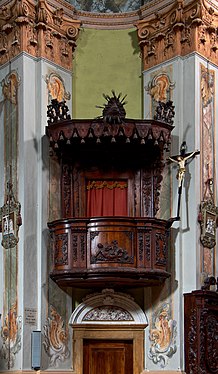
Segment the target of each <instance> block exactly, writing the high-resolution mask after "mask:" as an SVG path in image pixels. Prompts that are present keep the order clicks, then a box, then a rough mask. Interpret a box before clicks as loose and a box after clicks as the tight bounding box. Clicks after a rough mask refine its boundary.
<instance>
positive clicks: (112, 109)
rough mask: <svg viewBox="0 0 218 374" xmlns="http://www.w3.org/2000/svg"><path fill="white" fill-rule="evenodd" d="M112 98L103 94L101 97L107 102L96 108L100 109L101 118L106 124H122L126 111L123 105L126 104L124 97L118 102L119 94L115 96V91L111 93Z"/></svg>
mask: <svg viewBox="0 0 218 374" xmlns="http://www.w3.org/2000/svg"><path fill="white" fill-rule="evenodd" d="M111 92H112V94H113V96H112V97H110V96H109V95H106V94H103V97H104V98H105V99H106V100H107V103H106V104H104V106H96V108H102V109H103V112H102V118H103V120H104V121H105V122H107V123H122V122H123V120H124V118H125V117H126V111H125V109H124V105H125V104H126V103H127V102H126V101H124V100H125V98H126V95H125V96H124V97H123V98H122V99H121V100H120V97H121V95H122V94H121V93H119V95H118V96H116V94H115V91H113V90H112V91H111Z"/></svg>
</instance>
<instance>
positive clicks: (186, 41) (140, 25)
mask: <svg viewBox="0 0 218 374" xmlns="http://www.w3.org/2000/svg"><path fill="white" fill-rule="evenodd" d="M217 25H218V10H217V7H216V6H215V4H213V2H211V1H208V0H198V1H195V0H194V1H191V2H184V1H183V0H177V1H175V2H172V5H169V6H164V7H162V9H161V10H159V7H158V5H155V6H154V11H153V15H152V16H150V15H149V16H148V15H146V11H144V12H143V17H142V19H141V20H140V21H138V22H137V25H136V26H137V29H138V38H139V44H140V46H141V49H142V54H143V65H144V69H148V68H150V67H152V66H154V65H157V64H160V63H161V62H163V61H166V60H169V59H170V58H173V57H175V56H185V55H187V54H189V53H191V52H194V51H196V52H199V53H200V54H201V55H203V56H205V57H206V58H207V59H209V60H210V61H213V62H214V63H215V64H217V58H218V55H217V53H218V52H217V49H218V40H217V38H218V37H217V31H216V29H217Z"/></svg>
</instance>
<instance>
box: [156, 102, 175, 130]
mask: <svg viewBox="0 0 218 374" xmlns="http://www.w3.org/2000/svg"><path fill="white" fill-rule="evenodd" d="M174 108H175V107H174V105H173V102H172V101H171V100H169V101H167V102H166V103H164V102H162V101H159V102H158V105H157V108H156V114H155V115H154V119H155V120H156V121H163V122H166V123H168V124H169V125H173V117H174V116H175V111H174Z"/></svg>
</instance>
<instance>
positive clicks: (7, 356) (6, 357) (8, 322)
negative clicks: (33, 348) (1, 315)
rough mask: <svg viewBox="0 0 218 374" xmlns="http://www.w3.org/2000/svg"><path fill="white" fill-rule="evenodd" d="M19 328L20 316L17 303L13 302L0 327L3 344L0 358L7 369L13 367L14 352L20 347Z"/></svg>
mask: <svg viewBox="0 0 218 374" xmlns="http://www.w3.org/2000/svg"><path fill="white" fill-rule="evenodd" d="M21 330H22V317H21V316H18V315H17V304H16V303H15V304H14V305H13V306H12V307H11V309H10V310H9V312H8V314H7V316H6V318H5V320H4V323H3V326H2V328H1V337H2V340H3V344H2V347H1V350H0V358H1V359H2V360H3V361H4V362H5V364H6V365H7V367H8V369H12V368H13V367H14V364H15V358H16V354H17V353H18V352H19V351H20V349H21Z"/></svg>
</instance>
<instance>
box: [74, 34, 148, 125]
mask: <svg viewBox="0 0 218 374" xmlns="http://www.w3.org/2000/svg"><path fill="white" fill-rule="evenodd" d="M74 54H75V58H74V61H73V98H72V99H73V111H72V112H73V118H94V117H97V116H99V115H101V114H102V109H99V108H96V105H103V104H104V103H105V99H104V98H103V96H102V94H103V93H105V94H108V95H109V96H110V95H111V90H115V92H116V93H117V94H119V93H120V92H122V94H123V96H124V95H126V94H127V98H126V100H127V102H128V103H127V104H126V105H125V110H126V117H128V118H142V78H141V58H140V51H139V47H138V41H137V33H136V30H135V29H129V30H94V29H82V30H81V31H80V35H79V38H78V40H77V47H76V50H75V52H74ZM123 96H122V97H123Z"/></svg>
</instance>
